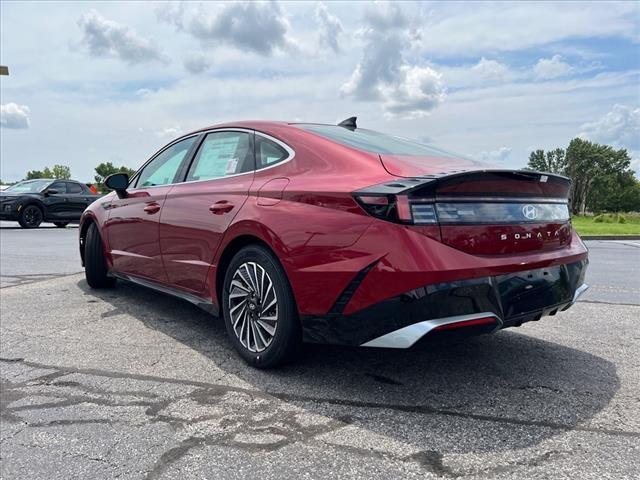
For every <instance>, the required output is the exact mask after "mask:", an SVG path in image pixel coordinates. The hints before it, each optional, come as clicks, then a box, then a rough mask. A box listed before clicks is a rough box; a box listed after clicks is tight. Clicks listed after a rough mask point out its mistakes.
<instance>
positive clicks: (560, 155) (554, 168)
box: [527, 148, 567, 175]
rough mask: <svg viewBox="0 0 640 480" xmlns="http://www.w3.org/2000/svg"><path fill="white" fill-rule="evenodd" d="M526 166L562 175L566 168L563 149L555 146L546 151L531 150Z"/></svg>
mask: <svg viewBox="0 0 640 480" xmlns="http://www.w3.org/2000/svg"><path fill="white" fill-rule="evenodd" d="M527 168H530V169H531V170H537V171H539V172H551V173H558V174H560V175H564V174H565V173H566V168H567V164H566V155H565V151H564V149H562V148H556V149H555V150H549V151H548V152H545V151H544V150H536V151H534V152H531V154H530V155H529V163H528V164H527Z"/></svg>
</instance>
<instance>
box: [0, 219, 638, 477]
mask: <svg viewBox="0 0 640 480" xmlns="http://www.w3.org/2000/svg"><path fill="white" fill-rule="evenodd" d="M51 232H53V230H52V231H51ZM61 232H62V234H63V235H69V236H73V237H74V241H75V236H77V230H75V231H74V230H69V233H67V232H66V231H61ZM5 233H6V231H4V230H3V231H2V235H3V237H2V239H3V241H4V239H5V238H6V237H5ZM47 233H49V231H47ZM29 234H31V232H29ZM56 235H57V233H56ZM603 243H604V242H603ZM590 247H592V245H591V244H590ZM2 248H3V256H2V259H1V260H2V263H4V262H5V261H6V257H5V256H4V252H5V251H6V250H5V248H6V244H5V245H2ZM73 248H74V249H75V244H74V246H73ZM629 248H635V247H629ZM617 249H618V247H617V246H613V247H610V246H609V244H608V243H604V246H603V250H606V251H603V252H602V254H603V256H605V257H606V256H607V255H611V256H616V255H618V253H617V252H615V251H614V250H617ZM595 250H596V249H593V251H594V255H593V256H592V265H591V268H592V270H591V273H590V276H591V278H590V279H589V280H590V281H591V283H592V284H596V285H602V286H607V285H609V286H610V288H611V290H614V289H615V288H622V289H626V290H629V292H630V293H625V292H622V295H626V296H624V297H623V298H622V300H624V301H621V300H620V299H618V298H615V297H613V296H611V295H610V293H611V292H609V296H606V295H608V294H607V289H606V288H600V289H596V290H595V291H596V292H599V293H598V295H605V296H604V297H595V298H593V297H586V298H585V301H584V302H579V303H578V304H577V305H575V306H574V307H573V308H571V309H570V310H568V311H567V312H564V313H561V314H559V315H557V316H555V317H549V318H545V319H543V320H542V321H540V322H532V323H529V324H526V325H524V326H523V327H521V328H517V329H509V330H505V331H502V332H499V333H497V334H495V335H492V336H483V337H478V338H474V339H470V340H467V341H460V342H453V343H452V342H450V343H446V344H427V345H425V346H424V347H423V348H421V349H419V350H409V351H387V350H373V349H356V348H337V347H327V346H307V347H306V348H305V352H304V354H303V355H302V357H301V358H300V359H299V361H298V362H297V363H295V364H293V365H291V366H288V367H285V368H282V369H279V370H272V371H258V370H254V369H251V368H249V367H247V366H246V365H245V364H244V363H243V362H242V361H241V360H240V359H239V358H238V357H237V356H236V354H235V353H234V351H233V350H232V348H231V346H230V344H229V342H228V341H227V339H226V332H225V329H224V326H223V325H222V322H221V321H219V320H217V319H215V318H212V317H210V316H209V315H208V314H206V313H205V312H203V311H201V310H199V309H197V308H196V307H194V306H192V305H190V304H188V303H185V302H183V301H180V300H176V299H173V298H171V297H168V296H166V295H162V294H160V293H156V292H152V291H148V290H145V289H143V288H142V287H138V286H133V285H127V284H125V283H123V282H120V283H119V284H118V286H117V287H116V288H115V289H113V290H104V291H92V290H90V289H89V288H88V287H87V286H86V283H85V282H84V278H83V275H81V274H73V273H72V272H70V273H64V272H63V273H59V274H58V275H60V276H57V277H54V278H48V279H47V278H38V279H37V281H33V282H21V283H16V284H12V285H9V286H7V287H6V288H3V289H1V290H0V357H1V359H0V378H1V381H2V383H1V395H0V399H1V402H0V414H1V416H2V420H1V424H0V457H1V466H0V470H1V471H0V474H1V475H0V476H1V477H2V478H6V479H14V478H15V479H24V478H34V479H35V478H43V479H45V478H46V479H52V478H61V479H62V478H64V479H68V478H116V477H117V478H135V479H145V478H166V479H169V478H225V479H227V478H229V479H233V478H243V479H244V478H258V477H259V478H261V479H269V478H279V479H280V478H322V479H325V478H380V479H383V478H384V479H387V478H459V477H464V478H466V477H468V478H513V479H521V478H551V477H552V478H581V479H588V478H593V479H606V478H615V479H619V478H638V476H639V475H640V460H639V459H640V388H639V384H640V329H639V328H638V322H639V321H640V306H638V305H633V303H634V300H635V303H640V302H638V299H637V298H636V295H635V293H634V292H638V290H637V289H638V279H637V276H634V277H628V278H627V279H626V281H625V280H624V279H620V283H617V282H618V280H617V278H618V277H612V278H613V280H611V281H608V280H607V278H606V277H602V275H600V274H599V273H598V267H596V268H593V267H594V265H593V263H594V261H595V260H594V257H596V256H597V255H598V254H597V253H595ZM624 251H625V252H626V257H625V258H624V260H621V261H622V263H626V264H630V265H631V266H632V269H633V270H637V269H638V267H639V266H640V265H638V263H636V264H635V265H633V262H634V261H635V259H634V257H633V256H632V255H631V253H629V252H628V251H626V250H624ZM13 267H14V266H12V268H13ZM76 268H77V264H76ZM609 269H610V267H609ZM16 270H19V269H17V268H16ZM601 270H604V268H603V269H601ZM30 272H31V273H29V272H27V274H33V275H35V274H37V273H40V274H52V275H54V274H55V273H52V272H46V271H44V270H40V271H39V272H38V271H37V270H35V271H34V270H30ZM12 273H17V272H13V271H12ZM608 273H609V272H608ZM596 275H598V276H596ZM625 282H626V283H625ZM590 295H591V294H590ZM603 302H606V303H603Z"/></svg>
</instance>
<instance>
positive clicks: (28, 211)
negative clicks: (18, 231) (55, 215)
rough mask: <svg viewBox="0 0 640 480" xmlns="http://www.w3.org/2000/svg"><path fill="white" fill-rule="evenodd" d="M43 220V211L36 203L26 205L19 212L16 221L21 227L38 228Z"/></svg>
mask: <svg viewBox="0 0 640 480" xmlns="http://www.w3.org/2000/svg"><path fill="white" fill-rule="evenodd" d="M42 220H44V213H42V209H41V208H40V207H38V206H37V205H27V206H26V207H24V208H23V209H22V212H20V217H19V218H18V223H19V224H20V226H21V227H22V228H38V227H39V226H40V224H41V223H42Z"/></svg>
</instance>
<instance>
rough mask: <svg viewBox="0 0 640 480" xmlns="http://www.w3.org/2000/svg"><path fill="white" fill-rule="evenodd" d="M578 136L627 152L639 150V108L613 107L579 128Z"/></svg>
mask: <svg viewBox="0 0 640 480" xmlns="http://www.w3.org/2000/svg"><path fill="white" fill-rule="evenodd" d="M580 130H581V132H580V134H579V136H580V137H582V138H586V139H589V140H593V141H595V142H600V143H608V144H611V145H614V146H616V147H621V148H627V149H629V150H637V149H640V107H636V108H633V107H629V106H627V105H614V106H613V109H612V110H611V111H610V112H608V113H606V114H605V115H604V116H602V117H601V118H600V119H599V120H596V121H595V122H589V123H585V124H583V125H582V126H581V127H580Z"/></svg>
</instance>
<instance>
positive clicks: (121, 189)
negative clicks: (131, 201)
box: [104, 173, 129, 198]
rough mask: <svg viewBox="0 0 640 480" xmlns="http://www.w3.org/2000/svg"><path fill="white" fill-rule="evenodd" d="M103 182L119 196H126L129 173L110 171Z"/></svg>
mask: <svg viewBox="0 0 640 480" xmlns="http://www.w3.org/2000/svg"><path fill="white" fill-rule="evenodd" d="M104 184H105V186H106V187H107V188H108V189H109V190H115V192H116V194H117V195H118V197H119V198H124V197H126V196H127V187H128V186H129V175H127V174H126V173H112V174H111V175H109V176H108V177H107V178H106V179H105V180H104Z"/></svg>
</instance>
